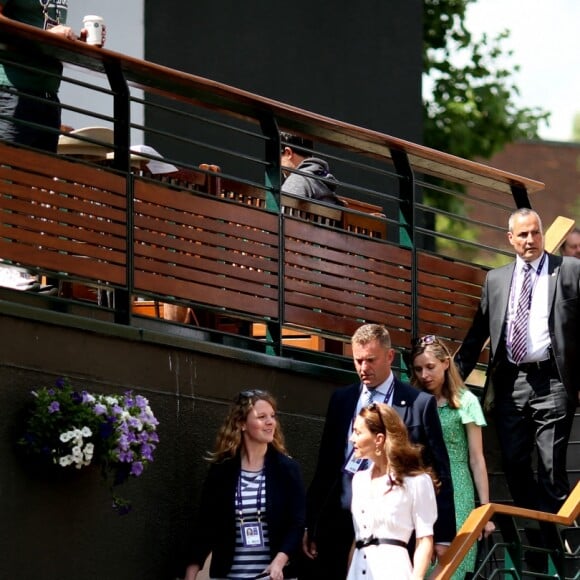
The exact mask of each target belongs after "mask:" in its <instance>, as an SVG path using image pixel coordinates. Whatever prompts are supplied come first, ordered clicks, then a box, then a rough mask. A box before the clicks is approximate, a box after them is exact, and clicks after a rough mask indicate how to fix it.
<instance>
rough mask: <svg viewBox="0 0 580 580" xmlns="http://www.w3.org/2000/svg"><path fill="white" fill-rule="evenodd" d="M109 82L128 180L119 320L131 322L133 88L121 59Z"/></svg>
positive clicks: (118, 157)
mask: <svg viewBox="0 0 580 580" xmlns="http://www.w3.org/2000/svg"><path fill="white" fill-rule="evenodd" d="M104 65H105V71H106V73H107V78H108V80H109V85H110V87H111V90H112V91H113V95H114V96H113V115H114V125H113V133H114V147H115V149H114V157H113V167H114V168H115V169H117V170H119V171H122V172H123V173H125V176H126V179H125V183H126V203H127V207H126V218H125V227H126V236H125V240H126V258H125V259H126V274H125V288H122V289H117V290H115V322H117V323H119V324H130V322H131V301H132V295H133V288H134V266H135V261H134V232H133V227H134V221H133V210H134V201H133V200H134V195H133V189H134V187H133V176H132V174H131V154H130V145H131V101H130V97H131V95H130V91H129V87H128V85H127V81H126V79H125V77H124V75H123V71H122V69H121V67H120V66H119V63H118V62H113V61H106V62H105V63H104Z"/></svg>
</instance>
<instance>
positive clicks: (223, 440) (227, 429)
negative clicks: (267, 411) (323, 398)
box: [207, 389, 287, 463]
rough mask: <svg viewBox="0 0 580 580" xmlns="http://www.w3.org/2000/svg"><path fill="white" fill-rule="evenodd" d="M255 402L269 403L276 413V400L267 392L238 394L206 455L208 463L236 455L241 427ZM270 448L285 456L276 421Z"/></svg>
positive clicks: (279, 429) (282, 439)
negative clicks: (211, 449) (212, 447)
mask: <svg viewBox="0 0 580 580" xmlns="http://www.w3.org/2000/svg"><path fill="white" fill-rule="evenodd" d="M257 401H266V402H267V403H270V405H271V406H272V409H274V412H277V408H278V406H277V404H276V399H274V397H273V396H272V395H271V394H270V393H268V392H267V391H261V390H259V389H250V390H247V391H241V392H240V393H238V394H237V395H236V398H235V399H234V401H233V403H232V405H231V406H230V410H229V412H228V415H227V417H226V419H225V421H224V422H223V424H222V426H221V427H220V429H219V431H218V434H217V437H216V441H215V445H214V449H213V451H211V452H209V453H208V455H207V460H208V461H210V462H211V463H219V462H221V461H224V460H226V459H231V458H233V457H235V456H236V455H237V454H238V452H239V451H240V448H241V446H242V441H243V439H242V426H243V425H244V424H245V423H246V420H247V418H248V414H249V413H250V411H251V410H252V408H253V406H254V405H255V404H256V402H257ZM272 446H273V447H274V448H275V449H276V450H277V451H279V452H280V453H284V455H287V451H286V447H285V445H284V435H283V433H282V427H281V425H280V422H279V421H278V420H277V421H276V429H275V431H274V439H273V441H272Z"/></svg>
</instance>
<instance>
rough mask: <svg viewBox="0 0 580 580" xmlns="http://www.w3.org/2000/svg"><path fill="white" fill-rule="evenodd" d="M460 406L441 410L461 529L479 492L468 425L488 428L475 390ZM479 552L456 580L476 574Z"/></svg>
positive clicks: (467, 560)
mask: <svg viewBox="0 0 580 580" xmlns="http://www.w3.org/2000/svg"><path fill="white" fill-rule="evenodd" d="M460 403H461V406H460V407H459V409H452V408H451V407H450V406H449V405H448V404H447V403H445V404H444V405H442V406H440V407H439V408H438V410H439V418H440V419H441V427H442V428H443V439H445V444H446V445H447V451H448V453H449V461H450V464H451V480H452V482H453V495H454V499H455V519H456V523H457V529H458V530H459V528H461V526H462V525H463V522H464V521H465V520H466V519H467V516H468V515H469V514H470V513H471V510H473V508H474V507H475V489H474V484H473V477H472V476H471V470H470V468H469V446H468V443H467V431H466V429H465V425H466V424H467V423H475V424H476V425H479V426H480V427H483V426H485V425H486V422H485V418H484V416H483V411H482V409H481V405H480V404H479V400H478V399H477V397H476V396H475V395H474V394H473V393H472V392H471V391H468V390H465V391H463V392H462V393H461V396H460ZM476 552H477V547H476V546H474V547H473V548H472V549H471V550H470V551H469V553H468V554H467V555H466V556H465V558H464V559H463V562H462V563H461V566H459V568H458V569H457V571H456V572H455V574H453V580H463V579H464V578H465V573H466V572H472V571H473V569H474V566H475V556H476Z"/></svg>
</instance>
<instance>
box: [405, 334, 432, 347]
mask: <svg viewBox="0 0 580 580" xmlns="http://www.w3.org/2000/svg"><path fill="white" fill-rule="evenodd" d="M436 342H437V337H436V336H435V335H434V334H427V335H425V336H422V337H421V338H414V339H413V340H412V342H411V344H412V345H413V346H429V345H430V344H435V343H436Z"/></svg>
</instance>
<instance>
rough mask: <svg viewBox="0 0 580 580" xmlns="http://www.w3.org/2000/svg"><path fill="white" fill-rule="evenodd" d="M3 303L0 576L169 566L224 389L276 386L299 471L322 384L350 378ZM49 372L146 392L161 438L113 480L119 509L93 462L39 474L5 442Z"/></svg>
mask: <svg viewBox="0 0 580 580" xmlns="http://www.w3.org/2000/svg"><path fill="white" fill-rule="evenodd" d="M5 305H6V303H2V302H1V301H0V328H1V329H2V331H1V336H0V352H2V356H1V358H0V464H1V465H2V468H1V469H0V513H1V514H2V517H1V518H0V546H1V547H2V558H0V578H10V579H11V580H30V579H31V578H41V579H42V580H73V579H74V580H78V579H82V580H103V578H107V579H108V580H121V579H136V578H139V579H140V580H163V579H168V578H175V575H176V574H177V572H178V568H179V563H180V560H181V558H182V556H183V553H184V552H185V551H186V545H187V537H188V529H190V526H191V525H193V514H194V510H195V506H196V502H197V496H198V493H199V490H200V485H201V482H202V480H203V477H204V475H205V472H206V468H207V464H206V463H205V462H204V461H203V459H202V457H203V455H204V453H205V452H206V451H207V450H208V449H210V448H211V447H212V445H213V441H214V437H215V434H216V431H217V428H218V426H219V424H220V423H221V421H222V419H223V417H224V415H225V413H226V409H227V403H228V401H230V400H231V399H232V397H233V396H234V395H235V393H237V392H238V391H239V390H241V389H243V388H248V387H259V388H265V389H268V390H270V391H271V392H273V393H274V394H275V395H276V397H277V399H278V401H279V405H280V410H281V423H282V425H283V428H284V431H285V434H286V437H287V443H288V449H289V451H290V452H291V454H292V455H293V456H294V457H296V458H297V459H298V460H299V461H300V463H301V464H302V466H303V470H304V477H305V480H306V481H309V479H310V477H311V474H312V470H313V467H314V462H315V460H316V454H317V451H318V442H319V437H320V433H321V428H322V424H323V423H322V416H323V415H324V412H325V408H326V404H327V400H328V395H329V394H330V392H331V390H332V388H333V387H334V386H335V385H337V384H347V383H348V382H349V380H350V377H349V376H348V374H346V373H340V372H338V373H337V372H330V371H329V373H328V374H326V375H325V376H318V377H317V376H315V375H314V374H313V373H308V372H306V369H304V368H302V369H300V368H299V367H297V366H294V365H293V364H292V362H291V361H281V360H276V359H273V358H272V357H267V356H261V355H258V356H257V357H256V356H255V355H251V354H250V355H248V354H247V353H246V354H244V353H243V352H241V351H238V352H235V351H234V350H233V349H228V348H226V347H216V346H215V345H213V346H212V345H209V344H207V343H198V344H197V345H195V344H193V343H191V344H190V346H189V348H186V347H185V341H184V340H183V339H175V340H173V339H171V337H165V338H163V340H162V341H160V338H161V337H159V336H154V334H153V333H148V332H147V331H139V330H137V329H120V330H119V328H118V327H115V326H113V325H110V324H107V323H101V322H97V321H92V322H91V321H84V320H81V319H78V320H76V321H75V319H74V318H72V319H71V317H70V316H68V317H67V316H64V318H63V315H61V314H57V313H54V312H47V311H41V310H38V311H34V310H32V311H30V310H29V309H27V308H24V309H23V310H20V314H22V316H11V315H9V314H7V313H6V308H3V307H4V306H5ZM7 309H8V310H10V311H14V308H7ZM63 321H66V323H63ZM77 322H78V327H75V326H76V323H77ZM67 323H68V324H70V323H73V324H74V325H75V326H73V327H71V326H69V325H67ZM83 326H86V327H87V328H86V329H83ZM164 343H165V344H164ZM260 359H262V360H260ZM59 377H68V378H69V379H70V381H71V382H72V383H73V384H74V385H76V386H78V387H81V388H87V389H89V390H93V391H96V392H103V393H121V392H123V391H124V390H125V389H128V388H131V389H134V390H135V391H136V392H138V393H142V394H143V395H145V396H146V397H148V398H149V400H150V403H151V406H152V408H153V411H154V412H155V414H156V416H157V418H158V419H159V420H160V425H159V428H158V433H159V437H160V440H161V441H160V444H159V447H158V449H157V451H156V455H155V461H154V463H153V464H151V465H150V466H149V467H148V468H147V470H146V471H145V473H144V474H143V475H142V476H141V478H139V479H133V480H132V481H130V482H128V483H127V484H125V485H123V486H122V487H120V488H119V493H120V495H123V496H124V497H127V498H128V499H130V500H132V503H133V511H132V512H131V513H130V514H129V515H126V516H118V515H117V514H116V513H115V512H113V510H111V509H110V496H109V493H108V490H107V488H106V487H105V486H104V485H103V483H102V480H101V478H100V474H99V472H98V470H97V469H96V468H95V469H92V468H89V469H84V470H82V471H80V472H76V471H75V472H74V473H71V474H68V473H67V472H65V471H64V470H62V471H59V472H57V476H56V477H54V475H53V476H50V477H47V476H43V475H42V474H41V473H35V472H34V471H31V470H30V469H29V468H28V467H27V464H26V463H24V462H22V461H21V459H20V457H19V455H18V454H17V453H16V452H15V448H14V441H15V440H16V438H17V434H18V430H19V428H20V427H21V420H22V417H21V411H22V409H23V407H24V405H25V403H26V401H27V400H28V398H29V392H30V390H31V389H33V388H34V387H38V386H45V385H46V386H50V385H52V384H54V381H55V380H56V379H57V378H59Z"/></svg>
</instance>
